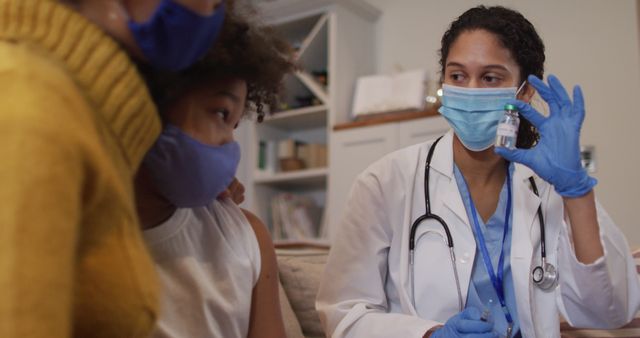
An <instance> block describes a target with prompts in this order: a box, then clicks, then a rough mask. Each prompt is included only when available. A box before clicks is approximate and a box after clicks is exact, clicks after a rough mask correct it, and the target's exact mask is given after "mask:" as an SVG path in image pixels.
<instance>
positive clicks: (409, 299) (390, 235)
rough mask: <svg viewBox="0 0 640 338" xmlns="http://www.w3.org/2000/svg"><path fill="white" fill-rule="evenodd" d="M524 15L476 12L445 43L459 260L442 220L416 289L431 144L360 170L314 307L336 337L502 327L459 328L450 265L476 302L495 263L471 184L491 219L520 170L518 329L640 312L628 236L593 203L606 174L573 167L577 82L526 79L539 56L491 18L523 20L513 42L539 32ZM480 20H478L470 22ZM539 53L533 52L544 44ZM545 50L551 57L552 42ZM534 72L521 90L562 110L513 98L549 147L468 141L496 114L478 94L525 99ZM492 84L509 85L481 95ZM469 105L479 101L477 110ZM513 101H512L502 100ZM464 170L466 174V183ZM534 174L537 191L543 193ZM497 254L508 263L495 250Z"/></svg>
mask: <svg viewBox="0 0 640 338" xmlns="http://www.w3.org/2000/svg"><path fill="white" fill-rule="evenodd" d="M514 13H516V14H514ZM518 15H519V13H517V12H514V11H511V10H508V9H504V8H500V7H491V8H484V7H479V8H474V9H472V10H469V11H468V12H466V13H465V14H463V15H462V16H461V17H460V18H459V19H458V20H457V21H456V22H454V23H453V24H452V26H451V27H450V29H449V31H448V32H447V33H445V37H444V38H443V49H442V50H441V52H442V58H443V60H442V66H443V69H442V74H443V82H444V84H445V85H450V86H451V87H447V86H445V95H444V97H443V108H441V110H440V112H441V113H442V114H443V115H444V116H445V118H447V120H448V121H449V122H450V124H451V126H452V129H453V130H452V131H450V132H449V133H447V134H446V135H445V136H444V137H443V138H442V139H441V140H440V141H439V143H438V144H437V146H436V148H435V150H434V154H433V158H432V160H431V169H430V178H429V186H430V188H429V190H430V191H429V194H430V200H431V210H432V213H433V214H436V215H438V216H440V217H441V218H442V219H443V220H444V221H445V222H446V223H447V225H448V228H449V229H450V232H451V235H452V239H453V244H454V252H455V262H452V260H451V258H450V255H449V248H448V247H447V245H446V244H447V243H446V236H445V233H444V230H443V227H442V226H441V225H440V224H439V223H437V222H435V221H433V220H428V221H425V222H423V223H422V224H421V225H420V226H419V227H418V228H417V231H416V235H415V243H416V247H415V265H414V284H415V291H414V292H412V288H411V275H412V274H411V271H410V265H409V241H410V239H409V233H410V228H411V225H412V223H413V222H414V221H415V220H416V219H417V218H418V217H420V216H421V215H423V214H424V213H425V191H424V177H425V162H426V157H427V153H428V152H429V149H430V147H431V146H432V142H426V143H423V144H417V145H414V146H411V147H408V148H405V149H402V150H399V151H396V152H394V153H392V154H389V155H387V156H385V157H384V158H382V159H381V160H379V161H377V162H376V163H374V164H373V165H371V166H370V167H369V168H368V169H367V170H365V171H364V172H363V173H362V174H360V175H359V176H358V178H357V180H356V181H355V183H354V185H353V187H352V190H351V194H350V197H349V200H348V203H347V205H346V208H345V210H346V211H345V214H344V217H343V220H342V222H341V224H340V228H339V230H338V234H337V236H336V237H335V240H334V242H333V243H332V248H331V252H330V256H329V260H328V263H327V267H326V270H325V274H324V276H323V280H322V283H321V286H320V290H319V294H318V299H317V303H316V305H317V309H318V311H319V313H320V318H321V321H322V323H323V325H324V328H325V330H326V333H327V336H328V337H335V338H347V337H348V338H358V337H363V338H364V337H366V338H375V337H379V338H389V337H403V338H404V337H406V338H412V337H415V338H420V337H447V336H449V337H475V336H478V337H489V336H490V335H489V334H494V335H493V336H495V333H496V332H495V331H494V330H491V329H489V330H486V328H485V327H482V328H481V329H480V328H479V329H478V331H477V332H463V331H464V330H460V327H461V326H460V324H459V323H460V321H459V319H460V318H459V317H460V309H459V305H458V303H459V297H458V292H457V288H456V279H455V278H454V273H453V269H452V264H455V265H456V267H457V272H458V277H459V286H460V289H461V293H462V301H463V302H464V303H465V304H464V305H465V307H467V306H468V305H469V302H470V300H469V299H468V298H467V297H469V295H470V293H471V288H472V287H473V288H474V290H475V288H476V287H477V284H476V278H474V274H478V273H480V271H479V270H481V268H484V265H481V264H480V265H476V266H479V267H480V269H479V268H476V269H474V268H473V267H474V262H476V261H477V260H482V259H483V257H482V256H481V252H480V250H478V247H477V246H478V243H479V241H478V236H476V230H475V229H476V228H475V224H474V223H478V222H479V221H478V220H476V221H475V222H474V220H473V219H470V218H471V217H469V214H470V213H469V212H468V210H467V209H468V207H467V206H466V205H465V201H464V199H463V196H461V192H460V191H461V190H460V187H461V185H463V186H464V187H465V188H466V189H468V190H469V191H470V196H471V198H472V199H473V201H472V204H471V205H474V204H475V207H476V209H477V211H478V213H479V214H480V215H479V216H481V217H482V219H483V220H485V222H486V221H488V220H489V219H490V217H489V216H491V215H492V213H493V211H494V210H497V208H499V206H500V205H502V204H503V202H504V201H502V198H503V197H502V196H503V195H502V194H501V191H503V190H501V189H505V188H504V187H509V185H506V183H505V181H506V180H507V179H509V178H510V180H511V184H510V187H511V196H512V197H511V203H510V204H511V216H510V222H508V224H510V225H508V227H509V229H510V230H509V237H510V238H509V239H510V245H508V246H507V248H509V247H510V250H508V251H509V252H508V253H507V254H508V260H507V263H505V264H508V265H507V267H510V269H506V271H507V273H506V274H505V275H504V278H505V279H509V280H510V281H511V285H512V289H511V297H510V298H511V300H512V302H513V304H515V305H514V306H513V307H512V308H511V312H512V314H517V318H516V320H517V323H518V330H517V332H514V333H516V334H517V335H518V336H522V337H560V332H559V318H560V315H562V316H564V318H565V319H566V320H567V321H568V322H569V323H570V324H571V325H572V326H575V327H589V328H614V327H619V326H622V325H624V324H625V323H627V322H629V321H630V320H631V319H632V318H633V316H634V315H635V313H636V311H637V310H638V309H639V308H640V283H639V280H638V277H637V273H636V268H635V264H634V261H633V259H632V257H631V254H630V250H629V247H628V245H627V243H626V240H625V238H624V236H623V234H622V233H621V232H620V230H619V229H618V228H617V226H616V225H615V223H614V222H613V220H612V219H611V218H610V217H609V215H608V214H607V213H606V211H605V210H604V209H603V208H602V207H601V206H600V205H599V203H597V201H596V200H595V196H594V191H593V187H594V186H595V183H596V182H595V180H594V179H592V178H590V177H588V175H587V174H586V173H585V172H584V170H583V169H581V168H580V167H579V163H578V164H576V163H575V162H576V160H577V161H578V162H579V144H578V140H579V130H580V126H581V124H582V120H583V118H584V108H583V103H582V94H581V92H580V90H579V88H578V89H576V90H574V93H573V101H572V100H570V99H569V98H568V95H567V93H566V91H564V87H563V86H562V85H561V84H560V82H559V81H558V80H557V78H555V77H550V78H549V80H548V81H549V86H547V85H546V84H544V83H543V82H542V81H540V80H539V79H537V78H535V77H533V76H530V77H528V78H527V77H525V76H524V75H525V74H527V70H529V73H530V74H534V75H537V76H538V77H541V72H542V68H541V65H539V67H538V68H539V70H536V71H533V72H531V71H530V69H531V67H529V68H527V65H526V64H525V65H523V63H525V62H528V61H526V59H524V60H525V61H522V60H523V59H522V58H519V55H517V53H518V50H519V47H522V46H517V45H514V46H505V45H504V42H501V41H504V40H502V38H503V36H501V35H500V33H499V32H498V31H499V29H495V27H489V26H487V27H485V26H483V25H492V24H493V23H487V22H496V21H500V20H503V21H506V22H508V24H510V23H513V25H515V26H514V28H513V29H512V30H511V32H513V31H514V30H515V31H516V33H515V34H523V36H520V37H519V38H520V39H511V41H515V40H519V41H526V40H527V38H528V39H529V40H531V39H534V38H537V39H538V40H539V37H537V34H536V33H535V30H534V29H533V26H531V24H530V23H529V22H528V21H526V19H524V17H521V16H518ZM487 18H491V20H486V19H487ZM474 20H476V21H475V22H474ZM518 20H525V21H526V23H525V22H518ZM469 22H472V23H475V25H473V24H472V25H470V26H471V27H472V28H468V27H466V26H465V25H469ZM527 24H528V25H529V26H527ZM522 27H530V28H526V29H528V31H524V32H518V31H517V30H518V29H520V30H522V29H525V28H522ZM526 29H525V30H526ZM532 32H533V33H532ZM447 34H448V35H447ZM532 34H533V35H532ZM539 45H540V46H542V41H541V40H539ZM528 47H529V50H535V48H536V45H535V44H534V46H533V47H531V45H528ZM538 49H539V50H541V53H543V51H544V48H543V47H538ZM505 51H506V52H505ZM514 55H515V57H514ZM542 55H543V54H542ZM538 59H539V58H538ZM542 60H544V57H543V58H542ZM534 63H535V62H534ZM535 69H536V68H535V67H534V70H535ZM523 72H524V74H522V73H523ZM523 78H525V79H527V80H528V84H527V85H526V86H525V87H524V90H523V92H522V93H519V95H518V98H519V99H522V100H525V101H528V100H529V99H530V98H531V96H532V95H533V92H534V90H537V92H538V93H539V94H540V95H541V96H542V98H543V99H545V100H546V101H547V103H548V104H549V107H550V109H551V115H550V117H549V118H546V117H543V116H542V115H540V114H539V113H538V112H536V111H535V110H534V109H532V108H531V107H530V106H528V105H526V104H525V103H523V102H521V101H518V102H515V101H513V102H510V103H512V104H514V105H516V106H517V107H518V109H519V110H520V112H521V117H523V119H522V120H523V121H525V120H526V121H525V123H526V122H530V123H531V124H532V125H533V126H535V127H536V128H537V130H538V132H539V135H540V136H539V140H538V142H537V144H536V145H535V146H534V147H532V148H531V149H528V150H524V149H519V150H508V149H498V150H497V151H496V150H494V148H493V146H491V145H490V146H489V147H486V148H484V149H478V148H482V147H485V146H486V145H478V142H477V140H478V138H477V137H476V138H474V137H470V133H471V136H474V135H475V136H478V135H480V134H481V133H482V131H478V130H480V129H483V128H484V126H483V125H482V124H480V123H479V122H478V121H477V120H473V119H474V117H470V116H476V117H477V116H479V115H482V116H485V117H486V116H488V115H487V114H489V113H486V114H484V113H483V114H484V115H483V114H478V110H481V109H476V108H474V107H473V105H477V104H478V103H477V102H479V101H478V97H479V96H482V95H485V94H486V93H489V92H491V93H498V92H501V90H502V88H509V90H512V92H511V95H515V93H516V90H515V87H516V86H517V85H518V84H519V83H522V80H523ZM484 87H486V88H494V89H495V88H498V89H499V90H498V91H489V90H485V91H483V90H479V91H478V90H476V89H477V88H484ZM511 88H512V89H511ZM467 89H470V90H467ZM509 90H508V91H509ZM523 93H524V94H523ZM458 94H460V96H465V95H466V97H472V98H471V99H469V100H468V101H467V103H464V102H463V103H460V101H458V99H456V98H455V96H456V95H458ZM494 98H495V97H494ZM498 101H499V100H498ZM469 102H472V103H471V104H470V105H471V107H469V106H468V105H467V106H465V104H468V103H469ZM474 102H475V103H474ZM502 106H504V103H500V105H499V106H498V107H502ZM474 109H475V114H474ZM483 109H485V110H487V109H486V107H484V108H483ZM481 113H482V112H481ZM465 114H466V115H465ZM462 119H464V122H465V123H467V124H470V125H472V126H473V128H466V129H465V126H463V125H461V124H460V120H462ZM498 119H499V117H498ZM485 122H486V121H485ZM485 124H486V123H485ZM489 124H492V126H490V128H489V129H491V130H490V131H488V132H484V133H485V134H491V132H492V133H493V134H492V135H489V138H491V139H495V136H493V135H495V130H496V128H497V124H498V121H497V120H495V121H493V122H492V123H489ZM492 128H493V129H492ZM520 130H521V131H522V128H521V129H520ZM474 133H475V134H474ZM479 133H480V134H479ZM519 141H520V139H519ZM492 142H493V140H489V143H492ZM485 143H486V142H485ZM496 153H497V154H496ZM507 160H509V161H507ZM517 162H522V163H525V164H526V166H525V165H523V164H519V163H517ZM509 163H511V164H509ZM503 168H506V170H503ZM456 170H459V172H460V173H461V175H462V177H464V180H459V179H456ZM507 172H510V173H511V174H510V175H507ZM459 177H461V176H459ZM530 177H533V178H534V180H535V183H536V186H537V190H538V194H536V193H534V190H533V189H532V186H531V184H530V181H529V178H530ZM462 181H464V182H462ZM507 189H508V188H507ZM539 207H541V211H542V214H543V219H544V222H545V235H546V236H545V237H546V239H545V242H546V255H547V258H546V259H547V262H549V263H551V264H553V265H554V266H555V267H556V269H557V271H558V274H559V278H558V280H557V283H556V286H555V287H553V288H551V289H549V290H543V289H541V288H539V287H538V286H536V285H535V284H534V282H533V280H532V270H533V269H534V268H535V267H536V266H539V265H540V264H541V254H540V249H541V248H540V246H541V232H540V223H539V219H538V216H537V214H536V212H537V210H538V208H539ZM483 231H484V230H483ZM504 237H507V236H506V235H505V236H504ZM503 243H504V241H503ZM504 248H505V247H504V245H503V246H502V247H501V248H500V249H501V250H500V252H502V251H504ZM492 259H494V262H495V261H497V260H496V257H492ZM494 265H495V263H494ZM475 270H478V271H475ZM478 290H480V289H478ZM474 292H478V291H474ZM496 292H498V291H496ZM502 292H505V291H504V290H503V291H502ZM506 297H509V296H506ZM480 310H482V309H480ZM472 319H473V321H475V322H474V323H473V324H474V325H480V324H482V323H480V324H478V323H477V322H478V321H479V318H472ZM477 327H480V326H477ZM472 331H473V330H472ZM491 331H493V332H491ZM498 333H501V334H504V332H498ZM493 336H492V337H493Z"/></svg>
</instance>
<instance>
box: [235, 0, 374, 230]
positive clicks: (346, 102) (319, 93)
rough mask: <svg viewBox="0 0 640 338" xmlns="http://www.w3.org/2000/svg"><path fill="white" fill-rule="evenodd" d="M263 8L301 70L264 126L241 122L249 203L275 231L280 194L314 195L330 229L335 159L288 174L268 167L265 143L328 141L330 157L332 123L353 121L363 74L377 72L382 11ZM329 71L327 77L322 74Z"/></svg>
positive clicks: (314, 0) (356, 0)
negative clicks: (377, 23) (329, 190)
mask: <svg viewBox="0 0 640 338" xmlns="http://www.w3.org/2000/svg"><path fill="white" fill-rule="evenodd" d="M257 8H258V12H259V13H260V14H261V16H262V17H263V19H264V21H265V22H267V23H268V24H271V25H273V26H274V28H275V30H276V31H278V32H279V33H280V34H281V35H282V36H283V37H284V38H285V39H287V40H288V41H289V42H290V43H291V44H292V45H293V46H294V47H295V48H296V49H297V57H298V63H299V65H300V70H299V71H297V72H296V73H295V74H292V75H289V76H287V77H286V79H285V83H284V87H285V88H284V96H283V98H282V102H283V103H284V104H285V105H284V106H283V107H279V109H276V110H280V111H277V112H274V114H273V115H271V116H267V117H266V118H265V120H264V122H263V123H261V124H258V123H253V122H249V123H246V122H245V123H244V124H243V125H242V127H241V128H239V129H240V130H239V131H238V133H237V135H238V139H239V142H240V143H241V148H242V150H243V158H242V160H241V164H240V165H241V171H240V172H239V176H240V179H241V180H242V181H243V183H244V184H245V188H246V193H245V196H246V201H245V203H244V204H243V207H245V208H247V209H249V210H251V211H253V212H254V213H256V214H257V216H258V217H260V218H261V219H262V220H263V221H264V222H265V223H266V224H267V225H268V226H269V227H270V228H272V229H273V228H274V223H279V222H277V220H276V221H275V222H274V217H273V214H272V201H273V200H274V199H275V198H276V197H277V196H281V195H282V194H283V193H292V194H296V195H301V196H307V197H311V198H312V199H313V200H314V201H315V202H316V204H317V205H319V206H320V207H322V208H323V210H324V213H323V215H322V216H320V217H316V218H317V219H316V220H315V221H319V222H320V223H322V224H320V228H321V229H323V228H324V227H325V226H326V220H327V219H328V214H330V213H331V211H330V210H329V207H328V205H327V202H326V200H327V184H328V177H329V176H331V175H333V173H331V174H330V169H329V167H330V164H329V165H327V166H325V167H313V168H306V169H301V170H294V171H286V172H285V171H282V170H281V169H280V168H279V167H278V166H277V165H276V166H275V170H264V166H263V165H262V164H261V162H260V161H259V160H258V159H259V157H260V156H261V153H260V143H261V142H262V143H263V144H270V145H273V144H274V143H277V142H279V141H282V140H287V139H293V140H296V141H299V142H302V143H307V144H311V143H313V144H324V145H326V146H327V152H328V156H327V157H328V159H327V160H328V161H329V163H330V161H331V160H332V159H333V155H332V154H331V153H332V151H333V149H332V148H331V145H332V144H333V142H332V141H331V138H332V137H333V136H332V135H333V131H332V129H331V126H332V125H334V124H335V123H339V122H346V121H348V120H349V113H350V111H351V101H352V97H353V91H354V86H355V81H356V79H357V78H358V77H359V76H363V75H369V74H372V73H375V58H374V57H372V56H373V55H374V54H375V48H374V44H375V39H374V32H375V29H374V23H375V21H376V20H377V17H378V16H379V15H380V12H379V11H378V10H377V9H375V8H374V7H372V6H371V5H369V4H368V3H366V2H365V1H362V0H333V1H331V0H278V1H272V2H271V1H269V2H259V3H258V7H257ZM323 73H324V74H326V75H325V76H326V79H327V81H326V82H324V81H321V80H319V77H322V74H323ZM318 74H320V75H318ZM264 148H269V149H271V148H274V147H273V146H271V147H269V146H263V149H264ZM276 148H277V147H276ZM262 155H264V153H262ZM272 156H273V155H272ZM276 156H277V155H276ZM262 158H264V157H262ZM262 163H263V162H262ZM276 163H277V162H276ZM259 168H261V169H259ZM276 228H277V227H276ZM323 232H324V230H323ZM276 239H277V236H276Z"/></svg>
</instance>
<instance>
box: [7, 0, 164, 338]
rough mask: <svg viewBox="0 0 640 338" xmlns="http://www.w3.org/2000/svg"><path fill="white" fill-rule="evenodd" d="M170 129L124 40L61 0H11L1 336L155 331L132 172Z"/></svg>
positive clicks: (113, 336) (150, 272)
mask: <svg viewBox="0 0 640 338" xmlns="http://www.w3.org/2000/svg"><path fill="white" fill-rule="evenodd" d="M159 131H160V122H159V120H158V118H157V115H156V111H155V108H154V106H153V103H152V101H151V99H150V96H149V94H148V92H147V89H146V87H145V86H144V84H143V82H142V80H141V78H140V77H139V75H138V73H137V71H136V69H135V68H134V66H133V64H132V63H131V61H130V60H129V58H128V57H127V55H126V54H125V53H124V52H123V51H122V50H121V49H120V47H119V46H118V45H117V44H116V43H115V42H114V41H113V40H112V39H111V38H109V37H108V36H106V35H105V34H103V32H102V31H101V30H100V29H99V28H97V27H96V26H94V25H93V24H91V23H90V22H88V21H87V20H85V19H84V17H82V16H80V15H79V14H77V13H76V12H74V11H72V10H70V9H69V8H67V7H65V6H63V5H61V4H59V3H58V1H56V0H0V337H1V338H12V337H20V338H24V337H47V338H57V337H109V338H125V337H147V336H148V334H149V332H150V331H151V329H152V326H153V322H154V320H155V318H156V312H157V309H156V308H157V291H158V286H157V284H156V283H157V281H156V277H155V274H154V268H153V264H152V262H151V259H150V258H149V257H148V254H147V252H146V250H145V248H144V245H143V241H142V238H141V234H140V231H139V227H138V222H137V218H136V214H135V209H134V196H133V187H132V178H133V175H134V173H135V171H136V170H137V168H138V165H139V163H140V161H141V159H142V156H143V155H144V153H145V152H146V151H147V149H148V148H149V147H150V146H151V144H152V143H153V141H154V139H155V138H156V137H157V135H158V133H159Z"/></svg>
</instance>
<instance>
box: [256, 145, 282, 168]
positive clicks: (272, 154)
mask: <svg viewBox="0 0 640 338" xmlns="http://www.w3.org/2000/svg"><path fill="white" fill-rule="evenodd" d="M276 147H277V144H276V141H273V140H269V141H267V140H261V141H260V142H259V143H258V171H260V172H264V173H268V174H273V173H275V172H276V171H277V170H278V162H277V160H278V159H277V156H276V154H277V149H276Z"/></svg>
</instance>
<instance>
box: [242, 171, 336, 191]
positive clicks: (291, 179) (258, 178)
mask: <svg viewBox="0 0 640 338" xmlns="http://www.w3.org/2000/svg"><path fill="white" fill-rule="evenodd" d="M328 173H329V169H327V168H312V169H304V170H295V171H287V172H278V173H275V174H264V173H260V172H257V173H256V174H255V179H254V182H255V183H256V184H265V185H271V186H276V187H282V188H290V187H298V188H300V187H305V188H313V187H324V185H325V183H326V181H327V175H328Z"/></svg>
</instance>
